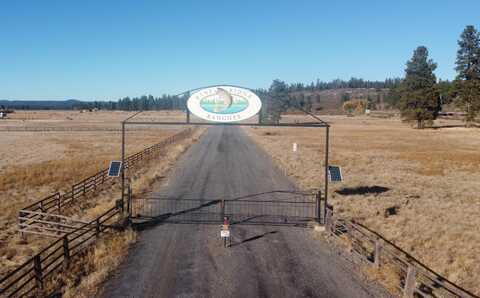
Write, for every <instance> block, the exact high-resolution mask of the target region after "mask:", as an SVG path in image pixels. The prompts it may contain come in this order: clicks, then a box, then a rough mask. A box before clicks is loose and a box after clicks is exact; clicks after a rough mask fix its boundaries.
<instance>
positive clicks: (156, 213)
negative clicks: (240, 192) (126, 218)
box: [131, 191, 323, 226]
mask: <svg viewBox="0 0 480 298" xmlns="http://www.w3.org/2000/svg"><path fill="white" fill-rule="evenodd" d="M131 202H132V205H131V208H132V210H131V218H132V220H133V221H134V222H143V221H146V220H147V221H150V220H154V221H156V222H165V223H206V224H209V223H211V224H216V223H222V222H223V219H224V217H225V216H227V217H228V218H229V220H230V222H231V223H232V224H245V225H258V224H268V225H293V226H306V225H308V224H309V223H310V222H312V221H317V219H318V218H321V217H323V216H322V214H321V213H323V212H322V210H323V206H321V203H322V202H323V201H322V200H320V195H319V194H311V193H300V192H291V191H274V192H267V193H261V194H253V195H248V196H244V197H238V198H231V199H210V200H208V199H185V198H167V197H150V198H134V199H132V200H131Z"/></svg>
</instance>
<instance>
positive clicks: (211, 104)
mask: <svg viewBox="0 0 480 298" xmlns="http://www.w3.org/2000/svg"><path fill="white" fill-rule="evenodd" d="M187 107H188V110H189V111H190V112H191V113H192V114H194V115H195V116H197V117H200V118H202V119H204V120H208V121H213V122H236V121H242V120H246V119H248V118H251V117H253V116H255V115H256V114H258V112H259V111H260V109H261V108H262V102H261V100H260V98H259V97H258V96H257V95H256V94H255V93H253V92H252V91H250V90H247V89H243V88H239V87H232V86H215V87H210V88H205V89H201V90H199V91H196V92H195V93H193V95H192V96H190V98H189V99H188V101H187Z"/></svg>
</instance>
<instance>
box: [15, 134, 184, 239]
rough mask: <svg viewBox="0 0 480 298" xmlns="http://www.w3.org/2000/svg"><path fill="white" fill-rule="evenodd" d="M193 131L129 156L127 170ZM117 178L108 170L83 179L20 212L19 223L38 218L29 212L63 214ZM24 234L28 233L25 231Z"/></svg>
mask: <svg viewBox="0 0 480 298" xmlns="http://www.w3.org/2000/svg"><path fill="white" fill-rule="evenodd" d="M191 133H192V129H191V128H188V129H185V130H183V131H181V132H179V133H177V134H175V135H172V136H170V137H168V138H166V139H164V140H162V141H161V142H159V143H157V144H155V145H153V146H150V147H148V148H146V149H144V150H142V151H140V152H137V153H135V154H132V155H130V156H128V157H127V158H126V160H125V167H126V168H133V167H134V166H136V165H138V164H139V163H140V162H142V161H144V160H147V159H150V158H152V157H154V156H155V155H156V154H158V153H160V152H161V149H163V148H164V147H165V146H167V145H169V144H172V143H175V142H177V141H179V140H182V139H184V138H186V137H188V136H189V135H191ZM115 179H116V178H111V177H108V169H103V170H101V171H99V172H98V173H96V174H94V175H92V176H90V177H87V178H85V179H83V180H82V181H80V182H78V183H76V184H74V185H72V187H71V189H70V190H69V191H67V192H65V193H63V194H60V193H59V192H57V193H54V194H52V195H50V196H48V197H46V198H43V199H41V200H39V201H37V202H35V203H32V204H30V205H28V206H26V207H24V208H23V209H22V210H20V211H19V217H18V222H19V225H21V224H23V223H24V222H28V218H26V217H28V216H31V217H32V219H33V218H36V217H38V215H36V214H32V213H28V211H39V212H44V213H55V214H62V209H63V207H64V206H66V205H68V204H72V203H74V202H75V201H76V200H77V199H79V198H81V197H84V196H85V195H87V194H89V193H91V192H94V191H95V190H96V189H97V188H98V187H100V186H102V185H105V184H107V183H110V184H111V183H113V182H114V181H115ZM24 232H28V230H25V231H24Z"/></svg>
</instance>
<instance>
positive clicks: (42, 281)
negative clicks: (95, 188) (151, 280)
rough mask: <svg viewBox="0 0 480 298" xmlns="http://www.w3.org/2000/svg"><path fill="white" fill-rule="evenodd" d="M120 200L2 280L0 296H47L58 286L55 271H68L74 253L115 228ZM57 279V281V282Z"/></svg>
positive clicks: (0, 280)
mask: <svg viewBox="0 0 480 298" xmlns="http://www.w3.org/2000/svg"><path fill="white" fill-rule="evenodd" d="M121 210H122V208H121V203H120V201H119V202H118V203H117V204H116V206H115V207H113V208H111V209H109V210H108V211H107V212H105V213H104V214H102V215H100V216H99V217H97V218H96V219H94V220H92V221H90V222H87V223H85V224H83V225H82V226H80V227H79V228H77V229H75V230H73V231H71V232H69V233H68V234H65V235H64V236H63V237H61V238H59V239H57V240H56V241H54V242H53V243H51V244H50V245H48V246H47V247H46V248H44V249H43V250H42V251H40V252H39V253H37V254H36V255H35V256H33V257H32V258H30V259H29V260H28V261H26V262H25V263H23V264H22V265H20V266H19V267H18V268H16V269H15V270H13V271H11V272H9V273H8V274H7V275H6V276H4V277H2V278H1V279H0V296H1V297H44V296H46V295H47V294H49V293H48V292H49V291H51V290H52V289H54V288H55V287H58V285H55V278H54V275H53V273H54V272H58V271H61V270H68V267H69V264H70V262H71V260H72V259H73V258H75V256H77V255H78V254H80V253H81V252H82V251H84V250H85V249H86V248H87V247H88V246H89V245H91V244H92V243H93V242H94V241H95V239H97V238H98V237H99V236H100V235H101V233H103V232H105V231H106V230H109V229H111V228H112V225H113V224H114V223H116V222H117V221H118V215H120V214H121ZM57 282H58V281H57Z"/></svg>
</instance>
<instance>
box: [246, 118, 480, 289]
mask: <svg viewBox="0 0 480 298" xmlns="http://www.w3.org/2000/svg"><path fill="white" fill-rule="evenodd" d="M299 117H300V116H287V117H285V120H286V121H292V122H293V121H294V120H296V119H297V118H299ZM324 118H325V120H327V121H329V122H330V123H331V124H332V126H331V129H330V132H331V139H330V141H331V147H330V150H331V151H330V153H331V154H330V164H334V165H339V166H341V167H342V172H343V175H344V178H345V181H344V182H342V183H337V184H330V192H329V196H330V202H331V203H332V204H333V205H334V208H335V214H336V215H338V216H340V217H344V218H351V219H355V220H356V221H358V222H361V223H362V224H364V225H366V226H368V227H369V228H371V229H373V230H375V231H377V232H379V233H380V234H382V235H383V236H385V237H386V238H387V239H389V240H391V241H393V242H394V243H395V244H396V245H398V246H399V247H401V248H402V249H404V250H405V251H407V252H409V253H411V254H412V255H413V256H414V257H416V258H417V259H419V260H420V261H421V262H422V263H425V264H426V265H428V266H429V267H431V268H432V269H433V270H435V271H437V272H438V273H440V274H441V275H443V276H445V277H446V278H448V279H449V280H451V281H453V282H455V283H457V284H459V285H460V286H462V287H464V288H467V289H470V290H472V291H473V292H474V293H476V294H477V295H479V294H480V283H478V280H480V257H479V256H480V234H479V233H477V231H478V226H479V225H480V218H479V217H478V214H480V196H479V195H478V194H479V193H480V183H479V181H480V153H479V151H478V148H480V130H478V129H475V128H471V129H467V128H463V127H453V128H442V129H436V130H432V129H426V130H417V129H412V128H410V127H409V126H408V125H406V124H402V123H401V121H400V119H398V118H391V119H374V118H369V117H366V116H362V117H344V116H327V117H324ZM441 121H443V123H440V124H442V125H450V124H452V123H450V122H445V120H441ZM453 124H456V123H453ZM265 131H269V132H275V133H276V134H277V135H270V136H268V135H265V134H264V132H265ZM247 132H248V133H249V135H250V136H252V137H253V138H254V139H255V140H256V141H257V142H258V143H259V144H260V145H261V146H262V147H263V148H264V149H265V150H266V151H267V152H269V153H270V154H271V155H272V157H273V159H274V160H275V161H276V162H277V163H279V164H281V165H282V166H281V167H282V168H285V169H286V172H287V173H288V175H289V176H291V177H292V178H294V180H296V181H297V183H298V184H299V185H300V186H301V187H302V188H303V189H318V188H320V190H322V191H323V189H322V186H323V181H324V172H323V171H324V168H323V167H324V155H323V154H324V148H325V143H324V131H323V130H321V129H311V128H268V129H266V128H265V129H263V128H259V129H247ZM294 142H295V143H297V144H298V151H297V154H296V155H295V154H294V153H293V152H292V143H294ZM392 206H394V207H395V213H396V214H392V215H390V214H388V212H386V210H387V209H388V208H391V207H392ZM386 214H387V215H386Z"/></svg>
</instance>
